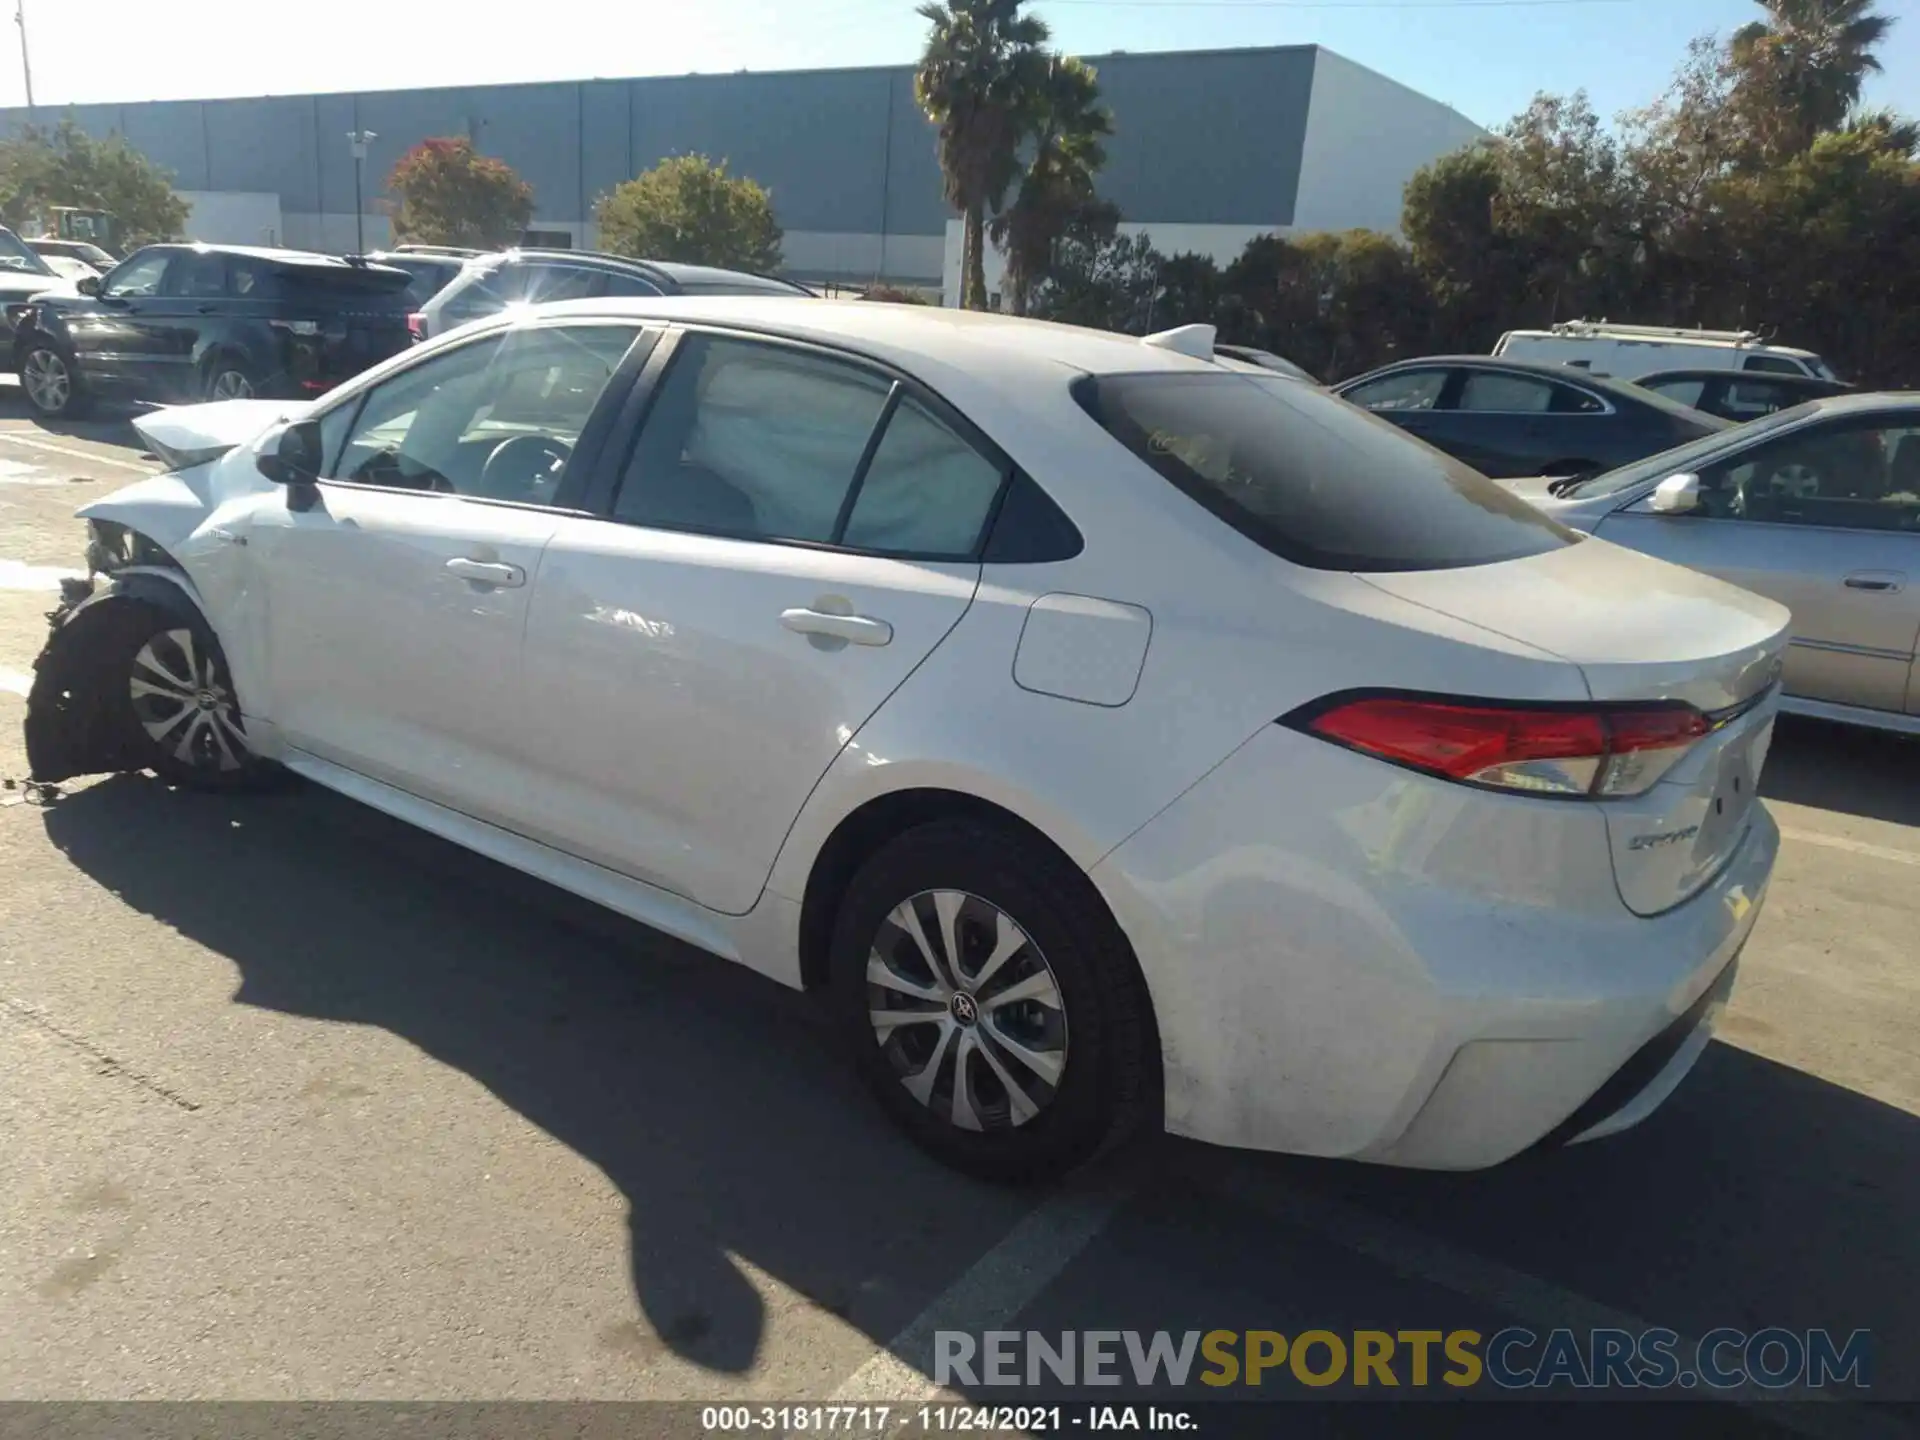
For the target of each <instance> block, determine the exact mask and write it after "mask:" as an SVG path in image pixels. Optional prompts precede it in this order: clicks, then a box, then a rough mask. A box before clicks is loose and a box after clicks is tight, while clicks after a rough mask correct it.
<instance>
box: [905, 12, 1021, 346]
mask: <svg viewBox="0 0 1920 1440" xmlns="http://www.w3.org/2000/svg"><path fill="white" fill-rule="evenodd" d="M1020 3H1021V0H945V3H938V0H929V3H927V4H924V5H922V6H920V8H919V13H920V15H922V16H923V17H925V18H926V20H927V21H928V22H929V23H930V24H931V25H932V26H933V29H932V31H931V33H929V34H928V36H927V48H926V51H925V53H923V54H922V55H921V57H920V68H919V70H918V71H917V72H916V73H915V74H914V77H913V93H914V98H915V99H916V100H917V101H918V102H919V104H920V108H921V109H922V110H923V111H925V112H926V116H927V118H928V119H929V120H931V121H933V123H934V124H935V125H937V126H938V127H939V131H940V135H939V155H940V173H941V177H942V178H943V180H944V181H945V184H946V195H947V202H948V203H949V204H950V205H952V206H953V207H954V208H955V209H956V210H958V211H959V212H960V214H961V216H962V217H963V219H964V221H965V240H964V244H963V247H962V250H961V263H960V273H961V303H962V304H963V305H966V306H969V307H971V308H973V309H976V310H984V309H986V306H987V274H986V262H985V258H984V251H985V248H986V215H987V211H988V209H989V208H992V209H998V208H999V204H1000V199H1001V197H1002V196H1003V195H1005V194H1006V192H1007V186H1008V185H1010V184H1012V183H1013V177H1014V174H1015V173H1016V171H1017V170H1018V168H1019V161H1018V158H1017V150H1018V147H1019V141H1020V119H1021V115H1022V113H1023V111H1024V110H1025V108H1026V97H1028V96H1030V95H1031V94H1032V93H1033V90H1034V88H1035V83H1036V77H1037V73H1038V71H1039V69H1040V66H1041V64H1042V56H1041V51H1040V47H1041V46H1042V45H1044V44H1045V43H1046V40H1047V26H1046V22H1045V21H1042V20H1038V19H1035V18H1034V17H1032V16H1030V15H1022V14H1021V13H1020Z"/></svg>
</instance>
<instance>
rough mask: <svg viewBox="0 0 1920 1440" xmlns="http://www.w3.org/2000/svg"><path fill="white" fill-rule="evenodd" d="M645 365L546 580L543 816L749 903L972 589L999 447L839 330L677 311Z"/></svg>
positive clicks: (550, 831) (550, 825) (589, 841)
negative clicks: (751, 333)
mask: <svg viewBox="0 0 1920 1440" xmlns="http://www.w3.org/2000/svg"><path fill="white" fill-rule="evenodd" d="M649 369H650V370H656V369H657V370H658V372H659V373H658V374H657V380H656V383H653V384H652V385H651V386H650V396H651V399H650V408H649V409H648V412H647V415H646V419H645V424H644V427H643V428H642V429H641V430H640V433H639V436H638V439H637V443H635V445H634V446H633V449H632V453H631V457H630V459H628V460H627V461H626V463H625V464H624V465H623V466H622V467H621V468H620V470H619V472H618V475H617V477H615V478H617V485H615V486H613V487H612V488H611V489H610V491H609V493H608V494H607V495H605V496H604V497H602V498H601V500H600V502H599V504H598V505H597V506H596V508H597V509H598V510H599V511H601V512H602V513H600V514H598V515H596V516H595V517H593V518H587V517H580V516H569V517H566V518H563V519H562V520H561V521H560V522H559V526H558V528H557V529H556V530H555V532H554V535H553V539H552V542H551V544H550V545H549V547H548V552H547V557H546V561H545V563H544V564H543V565H542V567H541V571H540V577H539V581H538V584H537V585H536V587H535V593H534V600H533V610H532V614H531V616H530V617H529V620H528V624H527V642H526V652H525V653H526V659H525V684H526V687H527V690H528V693H529V694H531V695H534V696H536V697H538V702H537V708H536V709H535V711H534V712H533V713H532V714H531V715H530V716H529V720H530V724H531V727H532V729H531V739H530V741H529V749H530V750H532V751H533V752H535V753H536V754H537V755H538V756H539V763H540V766H541V770H540V774H541V777H542V779H543V781H544V782H545V783H543V784H542V785H540V786H539V787H538V789H537V791H536V792H535V795H534V798H535V800H536V801H537V802H538V803H539V805H540V807H541V808H540V813H539V816H538V818H537V822H536V825H537V828H536V830H535V832H534V833H535V838H539V839H544V840H546V841H548V842H549V843H551V844H555V845H558V846H560V847H562V848H564V849H567V850H569V851H571V852H572V853H574V854H577V855H580V856H582V857H583V858H586V859H589V860H592V861H594V862H595V863H598V864H601V865H604V866H607V867H609V868H611V869H614V870H617V871H620V872H622V873H624V874H627V875H630V876H633V877H635V878H637V879H640V880H644V881H646V882H648V883H650V884H653V885H656V886H659V887H662V888H664V889H667V890H671V891H674V892H676V893H678V894H680V895H683V896H686V897H688V898H690V899H693V900H695V901H697V902H699V903H700V904H702V905H705V906H708V907H710V908H712V909H714V910H717V911H723V912H725V913H728V914H741V913H744V912H746V911H747V910H749V909H751V908H752V906H753V905H754V903H755V901H756V900H757V899H758V898H759V895H760V892H761V890H762V888H763V886H764V885H765V882H766V878H767V875H768V874H769V872H770V871H771V869H772V866H773V861H774V858H775V856H776V854H777V853H778V850H779V847H780V844H781V841H782V839H783V838H784V837H785V835H786V833H787V829H788V827H789V826H790V825H791V824H792V822H793V820H794V817H795V816H796V815H798V814H799V812H800V809H801V806H802V805H803V804H804V802H805V800H806V797H807V795H808V793H809V792H810V791H811V790H812V788H813V786H814V785H815V783H816V782H817V781H818V780H819V778H820V776H821V775H822V774H824V773H825V772H826V770H827V768H828V766H830V765H831V764H832V763H833V761H834V759H835V758H836V757H837V756H838V755H839V753H840V752H841V750H842V749H844V748H845V747H846V746H847V745H848V744H849V743H850V742H852V741H853V740H854V737H855V736H856V735H857V734H858V732H859V730H860V728H861V726H862V725H863V724H864V723H865V722H866V720H867V718H868V717H869V716H870V715H872V714H873V712H874V711H875V710H877V709H878V708H879V707H880V705H881V704H882V703H884V702H885V700H886V699H887V697H888V696H889V695H891V694H892V693H893V692H894V690H895V689H896V688H897V687H898V686H899V685H900V684H901V682H902V681H904V680H905V679H906V678H907V676H908V675H910V674H911V673H912V672H913V670H914V668H915V667H916V666H917V665H919V664H920V662H921V661H922V660H923V659H925V658H926V656H927V655H928V654H929V653H931V651H932V650H933V648H934V647H935V646H936V645H938V644H939V643H940V641H941V640H942V639H943V638H944V637H945V636H946V635H947V633H948V632H949V631H950V630H951V629H952V628H953V626H954V625H955V624H956V623H957V622H958V621H959V619H960V617H961V616H962V615H963V614H964V613H965V611H966V609H967V607H968V605H969V604H970V603H971V602H972V598H973V594H974V590H975V588H976V586H977V585H978V582H979V577H980V564H979V560H978V558H977V556H978V545H979V541H980V538H981V533H982V531H983V530H984V528H985V525H986V521H987V517H988V515H989V514H990V513H991V511H992V508H993V505H994V503H995V497H996V496H997V495H998V493H999V490H1000V488H1001V485H1002V483H1003V481H1004V479H1005V477H1006V475H1007V473H1008V470H1009V467H1008V465H1007V464H1006V462H1005V460H1004V458H1003V457H1001V456H999V455H998V454H997V453H996V452H994V451H993V450H992V449H991V447H989V446H987V445H986V444H985V442H983V441H981V440H980V439H979V438H978V437H977V436H975V435H973V434H972V432H971V431H970V430H969V429H968V428H967V427H966V426H965V424H964V422H963V421H961V420H960V419H959V418H958V417H956V416H954V415H952V414H950V413H949V412H947V411H946V410H945V409H944V407H943V406H941V405H940V404H939V402H937V401H936V400H934V399H933V398H932V397H931V396H929V395H926V394H924V393H923V392H921V391H920V390H919V389H918V388H917V387H915V386H914V385H912V384H911V383H908V382H904V381H901V380H899V379H897V378H896V377H895V376H893V375H891V374H890V373H887V372H885V371H882V370H879V369H877V368H875V367H873V366H870V365H867V364H865V363H862V362H860V361H857V360H855V359H853V358H851V357H847V356H844V355H840V354H837V353H835V352H832V351H824V350H820V349H815V348H810V347H803V346H797V345H789V344H785V343H781V342H777V341H770V340H758V339H752V340H750V339H746V338H740V337H733V336H728V335H721V334H709V333H704V332H701V331H698V330H689V331H683V332H680V333H679V334H678V335H676V336H675V338H674V340H673V343H672V345H671V347H670V353H669V352H668V349H667V348H665V347H663V350H662V351H661V352H660V353H657V354H656V355H655V357H654V360H653V362H652V364H651V365H650V367H649ZM608 473H609V474H610V475H611V474H612V472H611V471H609V472H608Z"/></svg>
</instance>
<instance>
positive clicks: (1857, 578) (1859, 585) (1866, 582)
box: [1840, 570, 1907, 594]
mask: <svg viewBox="0 0 1920 1440" xmlns="http://www.w3.org/2000/svg"><path fill="white" fill-rule="evenodd" d="M1906 578H1907V577H1906V576H1905V575H1903V574H1901V573H1900V572H1899V571H1898V570H1856V571H1854V572H1853V574H1851V575H1849V576H1847V578H1846V579H1845V580H1843V581H1841V582H1840V583H1841V584H1843V585H1845V586H1846V587H1847V589H1849V590H1874V591H1878V592H1880V593H1881V594H1892V593H1893V592H1895V591H1897V590H1899V588H1900V584H1901V582H1902V581H1903V580H1905V579H1906Z"/></svg>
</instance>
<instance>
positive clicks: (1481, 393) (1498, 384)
mask: <svg viewBox="0 0 1920 1440" xmlns="http://www.w3.org/2000/svg"><path fill="white" fill-rule="evenodd" d="M1552 405H1553V386H1552V384H1551V383H1550V382H1548V381H1545V380H1539V379H1535V378H1534V377H1533V376H1531V375H1503V374H1501V373H1500V372H1499V371H1497V370H1469V371H1468V372H1467V378H1466V380H1465V382H1464V383H1462V385H1461V386H1460V398H1459V399H1458V400H1457V401H1455V402H1454V408H1455V409H1457V410H1488V411H1493V412H1496V413H1500V414H1509V415H1510V414H1513V413H1515V412H1525V413H1534V414H1540V413H1544V412H1545V411H1547V410H1548V409H1550V408H1551V407H1552Z"/></svg>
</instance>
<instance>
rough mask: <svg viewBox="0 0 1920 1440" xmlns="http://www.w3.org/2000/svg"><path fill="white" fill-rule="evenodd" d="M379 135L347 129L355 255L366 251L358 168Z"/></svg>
mask: <svg viewBox="0 0 1920 1440" xmlns="http://www.w3.org/2000/svg"><path fill="white" fill-rule="evenodd" d="M379 138H380V137H379V136H378V135H376V134H375V133H374V132H373V131H371V130H349V131H348V132H347V143H348V144H349V145H351V146H352V147H353V248H354V253H355V254H357V255H364V254H366V253H367V217H366V213H365V212H366V208H367V207H366V205H365V203H364V202H363V201H362V200H361V198H360V170H361V167H362V166H364V165H365V164H366V163H367V146H369V145H371V144H372V143H373V142H374V141H375V140H378V139H379Z"/></svg>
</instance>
